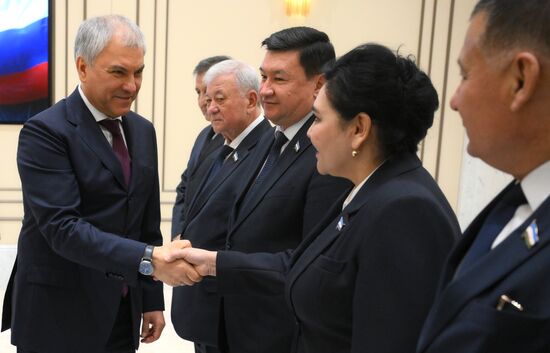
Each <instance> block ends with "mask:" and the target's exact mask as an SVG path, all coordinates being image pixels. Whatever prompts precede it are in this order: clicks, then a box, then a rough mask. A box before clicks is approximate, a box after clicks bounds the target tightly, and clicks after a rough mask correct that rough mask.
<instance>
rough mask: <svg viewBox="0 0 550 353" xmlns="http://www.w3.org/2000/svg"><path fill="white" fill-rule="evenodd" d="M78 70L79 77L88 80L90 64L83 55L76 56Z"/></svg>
mask: <svg viewBox="0 0 550 353" xmlns="http://www.w3.org/2000/svg"><path fill="white" fill-rule="evenodd" d="M76 72H78V78H79V79H80V81H81V82H86V78H87V76H88V64H87V63H86V61H84V58H83V57H81V56H79V57H78V58H76Z"/></svg>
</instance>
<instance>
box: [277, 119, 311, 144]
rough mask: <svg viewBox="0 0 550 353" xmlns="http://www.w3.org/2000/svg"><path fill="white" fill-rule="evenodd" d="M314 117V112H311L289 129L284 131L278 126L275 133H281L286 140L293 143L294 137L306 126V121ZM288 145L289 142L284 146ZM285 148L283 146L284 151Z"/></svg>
mask: <svg viewBox="0 0 550 353" xmlns="http://www.w3.org/2000/svg"><path fill="white" fill-rule="evenodd" d="M312 115H313V112H309V113H308V114H307V115H306V116H305V117H303V118H302V120H300V121H298V122H297V123H295V124H294V125H291V126H289V127H287V128H286V129H283V128H282V127H280V126H279V125H277V126H276V127H275V132H277V131H281V132H282V133H283V134H284V135H285V136H286V138H287V139H288V141H289V142H290V141H292V139H293V138H294V136H296V134H297V133H298V131H300V129H301V128H302V126H304V124H305V123H306V121H308V119H309V118H310V117H311V116H312ZM287 144H288V142H287V143H286V144H285V145H284V146H286V145H287ZM284 146H283V149H284Z"/></svg>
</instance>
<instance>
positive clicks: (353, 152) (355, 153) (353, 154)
mask: <svg viewBox="0 0 550 353" xmlns="http://www.w3.org/2000/svg"><path fill="white" fill-rule="evenodd" d="M357 153H359V152H357V151H356V150H353V151H352V152H351V156H352V157H353V158H355V156H357Z"/></svg>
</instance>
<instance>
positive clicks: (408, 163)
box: [287, 155, 421, 302]
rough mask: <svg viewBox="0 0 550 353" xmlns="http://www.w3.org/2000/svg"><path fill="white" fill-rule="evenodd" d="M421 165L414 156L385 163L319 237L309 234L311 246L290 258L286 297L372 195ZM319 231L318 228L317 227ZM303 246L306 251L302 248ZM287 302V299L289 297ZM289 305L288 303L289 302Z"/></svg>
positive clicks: (301, 249) (343, 234)
mask: <svg viewBox="0 0 550 353" xmlns="http://www.w3.org/2000/svg"><path fill="white" fill-rule="evenodd" d="M420 165H421V163H420V161H419V160H418V158H417V157H416V155H407V156H404V157H399V158H396V159H390V160H387V161H386V162H385V163H384V164H383V165H382V166H380V168H378V170H376V171H375V172H374V174H373V175H371V177H370V178H369V179H368V180H367V181H366V182H365V184H363V186H362V187H361V190H359V192H358V193H357V195H355V198H354V199H353V200H352V202H351V203H350V204H349V205H347V206H346V208H345V209H344V210H343V211H342V212H341V213H340V214H339V215H338V217H336V219H334V220H333V221H332V222H331V223H330V224H329V225H328V226H327V227H326V228H325V229H324V230H323V231H322V232H321V233H320V235H319V236H318V237H315V236H314V234H313V233H312V234H311V236H310V237H309V238H308V240H309V242H310V244H306V245H305V246H304V245H302V244H301V245H300V246H299V248H298V249H296V250H297V251H296V252H295V255H294V256H293V259H292V260H291V269H292V270H291V271H290V272H289V275H288V279H287V283H288V284H289V285H288V286H287V296H288V295H290V292H291V288H292V285H293V284H294V282H295V281H296V279H297V278H298V277H299V276H300V275H301V274H302V273H303V272H304V271H305V270H306V269H307V268H308V266H309V265H310V264H311V263H312V262H313V261H314V260H315V259H316V258H317V257H319V255H320V254H322V253H323V252H324V251H325V249H327V248H328V247H330V246H331V244H333V242H334V241H335V240H336V239H338V238H339V237H342V236H345V232H346V231H347V229H349V226H350V224H351V223H352V222H353V219H354V216H355V215H356V214H357V212H358V211H359V210H360V209H361V208H362V207H363V206H364V205H365V204H366V203H368V202H369V199H370V197H371V195H372V193H373V192H376V190H377V189H378V188H379V187H380V185H381V184H384V183H386V182H388V181H389V180H391V179H392V178H395V177H397V176H398V175H400V174H402V173H405V172H408V171H410V170H413V169H415V168H418V167H420ZM347 195H348V193H346V194H345V195H343V197H342V199H341V202H339V203H338V205H337V206H338V207H341V206H342V203H343V201H344V198H345V197H346V196H347ZM317 230H319V228H317ZM304 247H305V249H304ZM289 299H290V298H289ZM290 302H291V301H290Z"/></svg>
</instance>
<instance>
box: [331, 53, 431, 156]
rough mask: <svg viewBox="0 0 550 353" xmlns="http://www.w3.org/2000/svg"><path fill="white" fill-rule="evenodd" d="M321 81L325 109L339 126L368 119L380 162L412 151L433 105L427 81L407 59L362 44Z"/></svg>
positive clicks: (428, 119)
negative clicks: (361, 117) (381, 157)
mask: <svg viewBox="0 0 550 353" xmlns="http://www.w3.org/2000/svg"><path fill="white" fill-rule="evenodd" d="M325 75H326V76H325V77H326V79H327V83H326V88H325V90H326V91H325V92H326V95H327V98H328V100H329V102H330V103H331V105H332V106H333V107H334V109H335V110H336V111H337V112H338V113H339V114H340V116H341V117H342V118H343V119H344V120H345V121H350V120H352V119H353V118H354V117H355V116H356V115H357V114H359V113H361V112H364V113H366V114H368V115H369V116H370V118H371V119H372V122H373V125H374V127H375V132H376V136H377V138H378V140H379V147H380V149H381V151H382V153H383V155H384V157H385V158H387V157H389V156H392V155H397V154H401V153H405V152H416V151H417V149H418V143H419V142H420V141H421V140H422V139H423V138H424V137H425V136H426V132H427V131H428V128H430V127H431V126H432V123H433V118H434V113H435V111H436V110H437V108H438V105H439V100H438V98H437V92H436V90H435V88H434V86H433V85H432V82H431V81H430V78H429V77H428V76H427V75H426V74H425V73H424V72H422V71H420V69H419V68H418V67H417V66H416V64H415V63H414V61H413V60H412V59H411V58H410V57H403V56H400V55H398V54H395V53H394V52H392V51H391V50H390V49H388V48H386V47H384V46H382V45H379V44H372V43H367V44H363V45H360V46H358V47H357V48H355V49H353V50H351V51H350V52H348V53H346V54H345V55H344V56H342V57H340V58H339V59H338V60H336V62H335V63H334V64H333V65H332V66H331V67H329V68H328V69H327V70H326V73H325Z"/></svg>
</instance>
